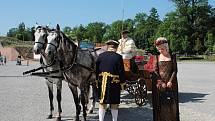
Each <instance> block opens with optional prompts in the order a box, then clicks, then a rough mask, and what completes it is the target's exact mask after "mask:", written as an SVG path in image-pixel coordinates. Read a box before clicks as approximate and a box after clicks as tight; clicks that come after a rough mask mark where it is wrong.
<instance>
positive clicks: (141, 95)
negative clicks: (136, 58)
mask: <svg viewBox="0 0 215 121" xmlns="http://www.w3.org/2000/svg"><path fill="white" fill-rule="evenodd" d="M146 98H147V87H146V82H145V80H144V79H138V87H137V89H136V91H135V103H136V104H137V105H139V106H142V105H144V104H145V102H146Z"/></svg>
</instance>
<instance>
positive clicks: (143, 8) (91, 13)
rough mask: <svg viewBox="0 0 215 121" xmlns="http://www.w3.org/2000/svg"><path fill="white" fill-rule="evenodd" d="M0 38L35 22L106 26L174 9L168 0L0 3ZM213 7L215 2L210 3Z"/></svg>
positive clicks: (2, 0) (1, 0)
mask: <svg viewBox="0 0 215 121" xmlns="http://www.w3.org/2000/svg"><path fill="white" fill-rule="evenodd" d="M0 3H1V4H0V36H1V35H6V33H7V32H8V30H9V29H10V28H14V27H17V26H18V25H19V23H21V22H24V23H25V25H26V26H27V27H32V26H34V25H35V23H36V22H38V23H39V24H42V25H46V24H48V23H51V24H50V26H56V24H57V23H58V24H60V26H61V27H62V28H63V27H65V26H70V27H74V26H78V25H80V24H83V25H87V24H88V23H90V22H96V21H99V22H105V23H106V24H110V23H112V22H113V21H116V20H120V19H122V13H123V12H122V10H123V6H124V11H125V12H124V19H127V18H131V19H133V18H134V16H135V15H136V14H137V13H140V12H145V13H147V14H148V13H149V11H150V9H151V8H152V7H155V8H156V9H157V10H158V14H159V16H160V18H161V19H162V18H163V17H164V16H165V14H166V13H167V12H170V11H174V9H175V7H174V4H173V3H172V2H170V0H0ZM209 4H211V5H212V6H213V7H215V0H209Z"/></svg>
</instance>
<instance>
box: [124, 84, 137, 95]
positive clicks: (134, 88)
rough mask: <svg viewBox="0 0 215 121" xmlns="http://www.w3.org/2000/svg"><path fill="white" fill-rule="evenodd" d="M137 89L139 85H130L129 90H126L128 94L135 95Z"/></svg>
mask: <svg viewBox="0 0 215 121" xmlns="http://www.w3.org/2000/svg"><path fill="white" fill-rule="evenodd" d="M136 89H137V84H136V83H134V84H132V83H128V88H127V89H126V90H127V91H128V93H130V94H132V95H135V91H136Z"/></svg>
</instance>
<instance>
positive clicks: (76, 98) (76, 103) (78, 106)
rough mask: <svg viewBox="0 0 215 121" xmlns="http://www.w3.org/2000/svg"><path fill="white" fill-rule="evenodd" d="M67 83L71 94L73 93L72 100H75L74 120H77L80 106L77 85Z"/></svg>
mask: <svg viewBox="0 0 215 121" xmlns="http://www.w3.org/2000/svg"><path fill="white" fill-rule="evenodd" d="M68 85H69V88H70V90H71V91H72V95H73V98H74V102H75V107H76V117H75V120H76V121H79V115H80V112H81V106H80V105H79V103H80V100H79V96H78V90H77V87H76V86H74V85H72V84H70V83H68Z"/></svg>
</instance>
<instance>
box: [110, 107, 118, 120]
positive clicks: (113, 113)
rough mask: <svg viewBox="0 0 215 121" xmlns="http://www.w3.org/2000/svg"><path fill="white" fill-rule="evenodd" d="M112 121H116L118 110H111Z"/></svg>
mask: <svg viewBox="0 0 215 121" xmlns="http://www.w3.org/2000/svg"><path fill="white" fill-rule="evenodd" d="M111 114H112V120H113V121H117V118H118V110H114V109H111Z"/></svg>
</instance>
